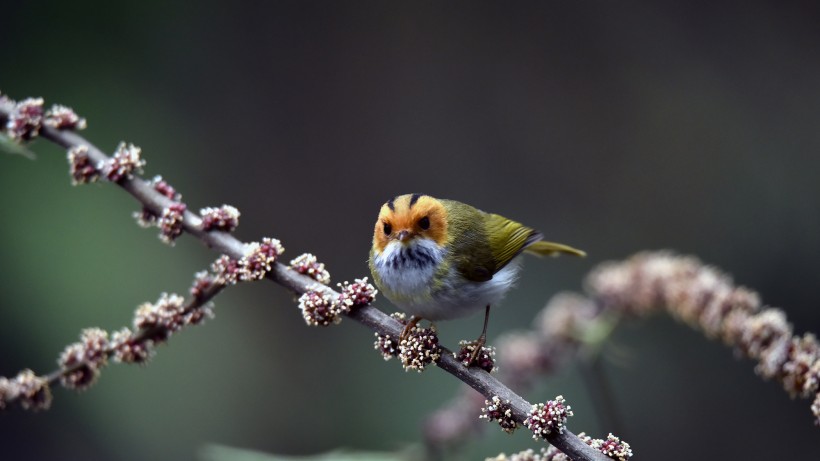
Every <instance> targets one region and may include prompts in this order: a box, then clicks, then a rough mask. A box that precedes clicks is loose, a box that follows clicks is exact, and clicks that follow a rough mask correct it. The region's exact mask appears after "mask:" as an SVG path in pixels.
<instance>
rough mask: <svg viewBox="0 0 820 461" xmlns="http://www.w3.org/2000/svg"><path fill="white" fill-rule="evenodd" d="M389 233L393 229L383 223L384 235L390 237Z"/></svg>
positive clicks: (388, 224)
mask: <svg viewBox="0 0 820 461" xmlns="http://www.w3.org/2000/svg"><path fill="white" fill-rule="evenodd" d="M391 232H393V227H392V226H391V225H390V223H384V235H390V233H391Z"/></svg>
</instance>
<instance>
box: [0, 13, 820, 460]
mask: <svg viewBox="0 0 820 461" xmlns="http://www.w3.org/2000/svg"><path fill="white" fill-rule="evenodd" d="M183 3H184V2H139V4H135V2H110V3H109V2H83V1H75V2H61V1H50V2H12V3H10V4H7V5H5V6H4V8H3V10H4V11H3V20H2V27H0V90H2V91H3V92H4V93H7V94H8V95H9V96H11V97H12V98H15V99H23V98H24V97H26V96H42V97H44V98H45V99H46V102H47V104H50V103H63V104H66V105H69V106H71V107H73V108H75V109H76V110H77V111H78V112H79V113H80V114H82V115H84V116H85V117H87V119H88V123H89V128H88V130H87V131H86V132H85V136H87V137H88V138H89V139H90V140H92V141H93V142H94V143H96V144H97V145H98V146H99V147H101V148H103V149H104V150H108V151H113V149H114V148H115V147H116V145H117V143H118V142H119V141H120V140H125V141H129V142H133V143H135V144H137V145H139V146H141V147H142V148H143V153H144V156H145V158H146V159H147V160H148V165H147V167H146V169H145V170H146V176H148V177H150V176H153V175H155V174H162V175H163V176H164V177H165V178H166V179H167V180H168V181H169V182H171V183H172V184H173V185H174V186H176V187H177V189H178V190H180V191H181V192H182V193H183V196H184V200H185V201H186V202H187V203H188V205H189V208H192V209H194V210H198V209H199V208H200V207H203V206H212V205H214V206H217V205H221V204H222V203H228V204H232V205H234V206H236V207H238V208H239V209H240V210H241V211H242V217H241V220H240V227H239V229H238V230H237V235H238V237H239V238H241V239H243V240H252V239H258V238H260V237H262V236H274V237H277V238H280V239H281V240H282V241H283V243H284V245H285V247H286V248H287V253H286V256H290V257H295V256H297V255H299V254H300V253H302V252H305V251H310V252H313V253H315V254H316V255H318V256H319V258H320V260H321V261H323V262H325V263H326V264H327V265H328V268H329V269H330V271H331V274H332V276H333V280H334V283H335V282H341V281H343V280H351V279H352V278H354V277H360V276H364V275H368V269H367V266H366V263H365V260H366V257H367V252H368V250H369V246H370V238H371V231H372V225H373V221H374V220H375V218H376V215H377V212H378V208H379V206H380V205H381V204H382V203H383V202H384V201H385V200H386V199H387V198H389V197H391V196H393V195H396V194H399V193H406V192H416V191H419V192H425V193H428V194H431V195H435V196H440V197H448V198H455V199H459V200H462V201H465V202H468V203H471V204H473V205H476V206H478V207H480V208H483V209H485V210H489V211H495V212H499V213H502V214H505V215H507V216H509V217H511V218H515V219H517V220H520V221H522V222H524V223H526V224H529V225H531V226H533V227H536V228H538V229H540V230H542V231H543V232H544V234H545V235H546V236H547V237H548V238H550V239H553V240H556V241H561V242H565V243H568V244H572V245H575V246H578V247H580V248H583V249H584V250H586V251H587V252H588V253H589V257H588V258H586V259H585V260H577V259H571V258H561V259H558V260H547V261H537V260H529V261H528V262H527V263H526V269H525V271H524V273H523V276H522V278H521V281H520V283H519V288H518V289H517V290H515V291H514V292H512V293H511V294H510V296H508V299H507V301H506V302H505V304H504V306H503V307H501V308H499V309H496V310H495V314H494V318H493V319H492V322H491V324H490V337H491V342H492V337H494V336H496V335H498V334H499V333H501V332H503V331H506V330H510V329H519V328H526V327H528V326H529V325H530V322H531V320H532V318H533V316H534V315H535V314H536V312H537V311H538V310H539V309H540V308H541V307H542V306H543V304H544V303H545V302H546V301H547V300H548V299H549V297H550V296H552V295H553V294H554V293H556V292H558V291H561V290H580V289H581V284H582V280H583V276H584V274H585V273H586V272H587V271H588V270H590V269H591V268H592V267H594V266H595V265H596V264H598V263H600V262H602V261H604V260H609V259H615V258H623V257H626V256H628V255H630V254H632V253H634V252H636V251H639V250H645V249H662V248H669V249H674V250H676V251H679V252H682V253H687V254H694V255H697V256H698V257H700V258H701V259H702V260H704V261H705V262H707V263H710V264H714V265H717V266H718V267H721V268H723V269H724V270H726V271H728V272H730V273H731V274H733V276H734V279H735V280H736V281H737V282H738V283H740V284H743V285H747V286H750V287H753V288H755V289H757V290H759V291H760V293H761V296H762V298H763V300H764V301H765V302H766V303H767V304H770V305H773V306H780V307H782V308H783V309H785V310H786V312H787V314H788V317H789V320H790V321H791V322H793V324H794V325H795V330H796V331H797V332H799V333H802V332H804V331H814V332H818V331H820V313H818V312H820V311H818V308H817V292H816V290H817V286H818V284H820V275H818V271H817V263H816V262H815V261H814V259H815V258H817V257H818V256H820V238H818V235H820V233H819V232H818V231H820V196H819V194H818V192H819V191H818V185H817V176H818V168H820V155H818V152H820V134H818V133H820V130H818V126H820V83H818V82H820V51H818V50H820V28H818V23H820V7H818V4H817V3H815V2H776V1H770V2H756V1H753V2H744V3H743V6H742V8H737V7H736V6H730V4H729V3H725V4H724V3H722V2H676V3H673V2H666V4H659V3H656V2H643V3H640V2H606V1H592V2H516V3H502V2H472V1H471V2H380V1H367V2H344V3H343V2H335V1H326V2H316V1H310V2H301V1H293V2H215V1H200V2H194V3H191V5H190V6H185V5H183ZM31 148H32V150H34V151H35V152H36V153H37V154H38V158H37V160H35V161H30V160H27V159H25V158H23V157H19V156H9V155H3V156H0V186H2V189H0V190H2V193H0V212H2V216H3V225H2V226H0V239H2V242H3V243H2V244H0V261H2V266H0V267H2V273H3V277H0V351H2V352H0V375H5V376H12V375H14V374H16V373H17V371H18V370H19V369H21V368H25V367H31V368H33V369H34V370H37V371H38V372H48V371H51V370H52V369H53V368H54V366H55V359H56V357H57V355H58V354H59V352H60V351H61V350H62V348H63V347H64V346H65V345H66V344H68V343H69V342H72V341H74V340H76V338H77V335H78V334H79V331H80V330H81V329H82V328H84V327H88V326H99V327H102V328H105V329H108V330H113V329H117V328H119V327H121V326H123V325H126V324H130V322H131V314H132V310H133V308H134V307H135V306H136V305H138V304H139V303H141V302H144V301H153V300H155V299H156V298H157V297H158V296H159V294H160V293H161V292H163V291H167V292H181V293H184V292H185V291H186V290H187V288H188V286H189V283H190V280H191V278H192V275H193V273H194V272H196V271H199V270H201V269H203V268H205V267H207V265H208V264H209V263H210V261H212V260H213V259H214V258H215V257H216V256H217V255H216V254H215V253H212V252H210V251H208V250H207V249H206V248H205V247H203V246H202V245H201V244H200V243H198V242H197V241H195V240H194V239H192V238H190V237H187V236H185V237H182V238H181V239H180V240H179V241H178V243H177V245H176V246H175V247H173V248H169V247H167V246H165V245H164V244H162V243H161V242H160V241H159V240H158V239H157V238H156V232H155V230H144V229H141V228H139V227H138V226H136V225H135V223H134V220H133V219H132V217H131V213H132V212H133V211H135V210H137V209H138V206H137V205H136V204H135V202H134V201H133V200H132V199H131V198H130V197H129V196H127V195H126V194H125V193H124V192H122V191H121V190H118V189H117V188H116V187H113V186H111V185H107V184H100V185H92V186H84V187H72V186H71V185H70V183H69V178H68V176H67V165H66V161H65V158H64V152H63V151H62V150H61V149H58V148H56V147H55V146H53V145H50V144H49V143H47V142H45V141H38V142H36V143H35V144H34V145H32V147H31ZM216 305H217V311H216V314H217V317H216V319H215V320H213V321H211V322H209V323H207V324H206V325H205V326H203V327H199V328H194V329H190V330H187V331H185V332H184V333H181V334H180V335H178V336H176V337H174V338H173V340H172V341H171V342H170V343H169V344H168V345H167V346H165V347H162V348H161V349H160V350H159V353H158V355H157V356H156V358H155V360H154V361H153V362H152V363H151V364H150V365H148V366H146V367H126V366H109V368H107V369H106V370H105V371H104V373H103V376H102V378H101V380H100V382H99V383H98V384H97V385H96V386H95V387H94V388H92V389H91V390H90V391H88V392H85V393H82V394H75V393H73V392H70V391H65V390H63V389H59V388H58V389H55V399H54V404H53V407H52V409H51V410H50V411H48V412H44V413H38V414H31V413H27V412H23V411H20V410H14V411H7V412H4V413H2V414H0V446H2V455H0V457H2V458H3V459H22V458H23V457H24V456H25V457H26V458H27V459H43V460H57V459H85V460H114V459H117V460H143V459H177V460H193V459H196V458H197V456H198V454H199V453H200V450H202V447H203V446H205V445H207V444H212V443H215V444H224V445H229V446H234V447H242V448H249V449H254V450H259V451H265V452H275V453H284V454H310V453H316V452H320V451H325V450H329V449H333V448H336V447H348V448H355V449H362V450H394V449H399V448H401V447H404V446H406V445H408V444H412V443H418V442H419V441H420V440H421V431H420V426H421V424H422V422H423V421H424V418H425V417H426V416H427V415H428V414H429V413H430V412H431V411H433V410H434V409H436V408H438V407H439V406H441V405H442V404H443V403H444V402H447V401H448V400H449V399H450V398H451V397H452V396H453V395H455V393H456V390H457V388H458V386H459V382H457V381H456V380H455V379H453V378H452V377H450V376H449V375H446V374H445V373H442V372H441V371H439V370H435V369H434V370H431V371H429V372H426V373H424V374H421V375H417V374H415V373H404V372H403V371H402V370H401V367H400V366H399V365H398V364H397V363H396V362H395V361H392V362H388V363H384V362H383V361H382V359H381V358H380V356H379V355H378V354H377V353H376V352H375V351H373V350H372V347H373V346H372V340H373V335H372V333H371V332H369V331H368V330H366V329H364V328H362V327H361V326H359V325H357V324H355V323H354V322H351V321H344V322H342V324H341V325H340V326H337V327H334V328H328V329H317V328H307V327H306V326H305V325H304V323H303V321H302V318H301V316H300V314H299V312H298V309H297V308H296V305H295V303H294V302H293V299H292V297H291V295H289V294H288V293H287V292H286V291H285V290H284V289H281V288H280V287H277V286H276V285H274V284H270V283H258V284H252V285H244V286H238V287H235V288H233V289H230V290H228V291H226V292H225V293H223V294H222V295H220V296H219V297H218V299H217V300H216ZM379 306H380V307H381V308H383V309H385V310H388V311H389V310H390V309H391V307H390V306H389V304H388V303H386V302H385V301H380V303H379ZM480 324H481V318H480V316H476V317H473V318H469V319H465V320H461V321H453V322H444V323H441V324H440V325H439V327H440V332H441V335H442V340H443V341H444V343H445V344H448V345H451V346H452V345H454V344H455V343H456V342H457V340H458V339H461V338H468V337H474V336H475V335H476V333H477V332H478V330H479V329H480ZM608 347H612V348H615V349H618V350H620V351H626V352H627V354H628V356H629V360H628V361H626V363H620V364H613V363H606V364H605V372H606V374H607V376H608V377H609V379H610V380H611V385H612V387H613V389H614V392H615V396H616V405H617V406H618V408H619V409H620V412H621V415H620V416H621V419H622V420H623V427H622V428H619V432H620V434H619V435H622V436H623V437H625V438H626V440H628V441H629V442H630V443H631V444H632V446H633V448H634V449H635V451H636V453H637V454H638V457H639V459H665V460H682V459H744V460H768V459H820V432H819V431H820V428H817V427H814V426H813V425H812V416H811V413H810V411H809V404H810V402H809V401H806V400H790V399H789V397H788V396H787V394H786V393H785V392H784V391H783V390H782V389H781V388H780V387H779V386H778V385H777V384H776V383H769V382H764V381H762V380H761V379H759V378H758V377H757V376H755V374H754V372H753V370H752V368H753V363H752V362H750V361H748V360H738V359H736V358H735V357H734V356H733V354H732V351H731V350H729V349H727V348H726V347H724V346H723V345H721V344H719V343H718V342H713V341H709V340H707V339H705V337H703V336H702V335H701V334H700V333H698V332H695V331H692V330H690V329H689V328H688V327H687V326H684V325H682V324H678V323H676V322H675V321H673V320H671V319H669V318H668V317H667V316H665V315H657V316H654V317H651V318H649V319H645V320H642V321H635V322H631V323H629V324H627V325H624V326H623V327H621V328H619V330H618V331H617V332H616V334H615V337H614V338H613V339H612V341H611V346H608ZM502 366H503V364H502ZM557 394H563V395H564V396H565V397H566V398H567V399H568V401H569V402H570V403H571V404H572V406H573V408H574V409H575V414H576V416H575V417H574V418H573V419H572V420H571V421H570V427H571V428H572V429H573V430H575V431H576V432H578V431H582V430H585V431H587V432H588V433H592V434H594V435H598V436H605V435H606V433H607V432H608V431H609V430H611V428H608V427H604V426H603V425H602V424H601V422H600V421H599V420H598V419H597V417H596V414H595V411H594V408H593V405H592V403H591V402H590V396H589V392H588V390H587V387H586V386H585V385H584V384H583V382H582V380H581V374H580V373H579V371H578V369H577V367H575V366H569V367H567V368H566V369H564V370H563V371H562V372H561V373H559V374H557V375H556V376H554V377H551V378H549V379H547V380H545V381H544V382H543V384H542V385H540V386H539V387H538V388H537V389H535V390H532V391H529V392H528V393H527V394H526V395H525V397H527V398H528V399H530V400H532V401H544V400H546V399H548V398H552V397H554V396H555V395H557ZM487 429H488V430H487V431H486V433H485V434H484V436H483V437H480V438H477V439H475V440H474V441H473V442H472V443H470V445H469V446H468V448H467V449H466V450H465V451H464V452H463V453H462V456H463V459H483V457H485V456H494V455H496V454H498V453H499V452H501V451H507V452H508V453H509V452H511V451H517V450H520V449H523V448H526V447H530V446H533V447H538V446H541V445H540V444H538V443H537V442H534V441H532V440H531V439H530V438H529V436H528V434H527V431H526V430H521V431H518V432H517V433H516V434H514V435H513V436H508V435H506V434H504V433H502V432H501V431H499V430H498V428H497V427H495V426H489V425H488V426H487Z"/></svg>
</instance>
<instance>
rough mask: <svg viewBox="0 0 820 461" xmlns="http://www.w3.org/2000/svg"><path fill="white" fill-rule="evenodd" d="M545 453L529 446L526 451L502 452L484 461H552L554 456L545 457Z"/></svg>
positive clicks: (563, 460) (562, 460) (567, 459)
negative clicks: (508, 453)
mask: <svg viewBox="0 0 820 461" xmlns="http://www.w3.org/2000/svg"><path fill="white" fill-rule="evenodd" d="M543 453H544V450H541V453H536V452H535V450H533V449H532V448H528V449H526V450H524V451H521V452H518V453H513V454H511V455H509V456H508V455H506V454H504V453H501V454H499V455H498V456H496V457H495V458H486V459H485V460H484V461H552V459H553V458H545V457H544V455H543ZM559 453H561V452H559ZM562 454H563V453H562ZM555 459H556V460H558V461H565V460H566V461H571V460H570V459H569V458H564V459H560V460H559V459H558V458H555Z"/></svg>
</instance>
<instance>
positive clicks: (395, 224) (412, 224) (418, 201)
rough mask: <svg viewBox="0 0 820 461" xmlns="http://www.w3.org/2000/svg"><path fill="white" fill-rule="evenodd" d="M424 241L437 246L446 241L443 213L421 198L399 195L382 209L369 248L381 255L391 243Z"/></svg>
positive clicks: (432, 201)
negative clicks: (371, 245)
mask: <svg viewBox="0 0 820 461" xmlns="http://www.w3.org/2000/svg"><path fill="white" fill-rule="evenodd" d="M416 238H427V239H430V240H432V241H434V242H436V243H437V244H438V245H444V243H445V241H446V240H447V210H446V209H445V208H444V205H442V203H441V202H439V201H438V200H436V199H434V198H433V197H430V196H429V195H423V194H407V195H400V196H398V197H395V198H393V199H391V200H389V201H388V202H387V203H385V204H384V205H382V208H381V211H379V219H378V220H376V227H375V229H374V230H373V248H374V249H375V250H376V251H377V252H379V253H381V252H382V250H384V247H385V246H387V244H388V243H390V242H392V241H399V242H411V241H412V240H413V239H416Z"/></svg>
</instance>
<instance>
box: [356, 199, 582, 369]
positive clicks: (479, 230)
mask: <svg viewBox="0 0 820 461" xmlns="http://www.w3.org/2000/svg"><path fill="white" fill-rule="evenodd" d="M542 239H543V236H542V235H541V233H540V232H538V231H536V230H534V229H531V228H529V227H527V226H524V225H523V224H520V223H517V222H515V221H512V220H510V219H507V218H505V217H503V216H499V215H497V214H493V213H486V212H484V211H481V210H479V209H477V208H474V207H472V206H470V205H467V204H465V203H461V202H457V201H455V200H444V199H436V198H433V197H431V196H429V195H424V194H406V195H400V196H397V197H394V198H392V199H390V200H388V201H387V202H386V203H385V204H384V205H382V207H381V210H380V211H379V218H378V220H376V226H375V229H374V230H373V247H372V248H371V250H370V258H369V261H368V263H369V266H370V272H371V274H372V275H373V281H374V282H375V284H376V286H377V287H378V288H379V290H381V292H382V293H383V294H384V295H385V296H386V297H387V299H389V300H390V301H391V302H392V303H393V304H395V305H396V306H397V307H398V308H399V309H401V310H403V311H405V312H406V313H408V314H411V318H410V320H409V321H408V323H407V325H405V327H404V330H403V331H402V334H401V338H400V340H403V339H405V338H406V337H407V335H408V334H409V333H410V331H411V330H412V329H413V327H415V326H416V324H418V322H419V321H421V320H422V319H427V320H430V321H433V320H447V319H453V318H458V317H463V316H465V315H467V314H470V313H472V312H475V311H477V310H479V309H481V308H485V314H484V328H483V330H482V332H481V335H480V336H479V337H478V339H477V340H476V341H474V342H473V344H474V348H473V353H472V356H471V357H470V360H469V362H468V365H470V364H473V363H474V362H475V360H476V358H477V357H478V354H479V352H480V351H481V348H482V347H483V346H484V344H485V343H486V335H487V322H488V320H489V317H490V306H491V305H494V304H497V303H498V302H499V301H501V299H502V298H503V297H504V294H506V292H507V291H508V290H509V289H510V288H512V286H513V284H514V283H515V280H516V277H517V275H518V271H519V269H520V265H519V259H520V258H518V256H519V255H520V254H521V253H522V252H526V253H532V254H536V255H556V254H559V253H569V254H573V255H576V256H585V253H584V252H583V251H581V250H577V249H575V248H572V247H569V246H567V245H562V244H560V243H553V242H546V241H544V240H542Z"/></svg>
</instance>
